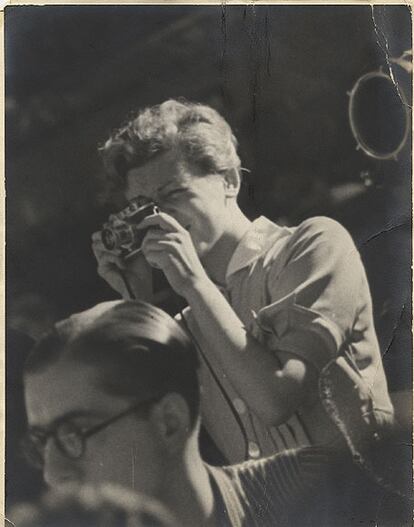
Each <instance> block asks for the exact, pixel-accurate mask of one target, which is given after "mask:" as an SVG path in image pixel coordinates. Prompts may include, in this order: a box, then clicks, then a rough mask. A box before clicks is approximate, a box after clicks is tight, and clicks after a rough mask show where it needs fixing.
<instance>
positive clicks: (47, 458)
mask: <svg viewBox="0 0 414 527" xmlns="http://www.w3.org/2000/svg"><path fill="white" fill-rule="evenodd" d="M43 479H44V480H45V483H46V484H47V485H48V486H49V487H52V488H59V487H61V486H63V485H68V484H78V483H81V479H82V478H81V470H80V467H79V464H78V462H77V460H74V459H70V458H68V457H67V456H65V455H64V454H63V452H61V451H60V449H59V448H58V447H57V445H56V443H55V440H54V439H53V438H50V439H49V440H48V442H47V444H46V447H45V451H44V466H43Z"/></svg>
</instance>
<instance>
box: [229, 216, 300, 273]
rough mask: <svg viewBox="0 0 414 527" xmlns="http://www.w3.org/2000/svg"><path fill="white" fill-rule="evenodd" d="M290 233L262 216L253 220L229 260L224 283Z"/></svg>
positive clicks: (285, 228)
mask: <svg viewBox="0 0 414 527" xmlns="http://www.w3.org/2000/svg"><path fill="white" fill-rule="evenodd" d="M290 232H291V230H290V229H288V228H287V227H280V226H279V225H276V224H275V223H273V222H272V221H270V220H268V219H267V218H265V217H264V216H260V217H259V218H257V219H256V220H254V221H253V222H252V223H251V225H250V227H249V229H248V231H247V232H246V234H245V235H244V236H243V238H242V239H241V240H240V242H239V244H238V246H237V247H236V250H235V251H234V253H233V255H232V257H231V259H230V262H229V265H228V266H227V272H226V282H227V280H228V279H229V277H230V276H231V275H232V274H234V273H236V272H237V271H239V270H240V269H243V267H246V266H247V265H249V264H250V263H252V262H254V261H255V260H257V259H258V258H259V257H260V256H261V255H262V254H263V253H265V252H266V251H267V250H268V249H269V248H270V247H271V246H272V245H273V244H274V243H275V241H276V240H277V239H278V238H280V237H282V236H286V235H287V234H290Z"/></svg>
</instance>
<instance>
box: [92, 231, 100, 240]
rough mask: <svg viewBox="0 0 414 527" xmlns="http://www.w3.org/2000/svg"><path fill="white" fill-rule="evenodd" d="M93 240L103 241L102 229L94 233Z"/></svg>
mask: <svg viewBox="0 0 414 527" xmlns="http://www.w3.org/2000/svg"><path fill="white" fill-rule="evenodd" d="M92 241H93V242H100V241H102V234H101V231H96V232H94V233H93V234H92Z"/></svg>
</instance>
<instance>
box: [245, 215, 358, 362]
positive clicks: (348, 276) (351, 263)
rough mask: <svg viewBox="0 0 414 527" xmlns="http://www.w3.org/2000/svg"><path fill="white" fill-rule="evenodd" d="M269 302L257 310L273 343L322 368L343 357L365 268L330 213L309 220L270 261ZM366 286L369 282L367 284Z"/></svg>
mask: <svg viewBox="0 0 414 527" xmlns="http://www.w3.org/2000/svg"><path fill="white" fill-rule="evenodd" d="M268 266H269V272H268V275H267V289H268V295H269V300H270V302H269V304H268V305H266V306H265V307H263V308H262V309H260V310H259V311H258V312H257V313H256V314H255V324H257V328H258V329H259V330H260V331H261V332H262V333H264V334H265V335H266V342H267V346H268V347H270V348H271V349H273V350H278V351H287V352H290V353H292V354H294V355H297V356H299V357H301V358H302V359H303V360H304V361H307V362H310V363H312V364H313V365H314V366H316V368H317V369H318V370H320V369H321V368H323V366H324V365H325V364H326V363H327V362H328V361H329V360H330V359H332V358H334V357H335V356H337V354H338V352H339V350H340V349H341V346H342V345H343V343H344V342H345V341H346V339H347V338H348V336H349V334H350V332H351V330H352V327H353V324H354V321H355V317H356V314H357V313H358V309H360V306H359V303H360V298H361V297H360V294H359V291H360V289H361V287H362V285H363V284H362V282H363V281H364V280H365V281H366V277H365V271H364V268H363V265H362V262H361V259H360V256H359V253H358V251H357V249H356V247H355V245H354V243H353V241H352V238H351V237H350V235H349V233H348V232H347V231H346V230H345V229H344V228H343V227H342V226H341V225H340V224H339V223H337V222H335V221H334V220H331V219H328V218H312V219H310V220H307V221H304V222H303V223H302V224H301V225H300V226H299V227H297V229H296V230H295V231H294V233H293V234H292V236H291V237H290V238H289V240H288V242H287V243H286V245H285V247H284V249H283V257H282V259H281V258H280V254H279V255H278V263H277V264H276V260H275V263H273V262H272V261H271V257H270V260H269V262H268ZM364 285H366V284H364Z"/></svg>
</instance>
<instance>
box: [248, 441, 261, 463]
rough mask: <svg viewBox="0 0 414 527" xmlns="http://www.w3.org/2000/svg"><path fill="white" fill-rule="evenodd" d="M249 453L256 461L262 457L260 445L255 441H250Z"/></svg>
mask: <svg viewBox="0 0 414 527" xmlns="http://www.w3.org/2000/svg"><path fill="white" fill-rule="evenodd" d="M247 451H248V454H249V457H252V458H255V459H256V458H258V457H260V448H259V445H258V444H257V443H255V442H254V441H249V446H248V449H247Z"/></svg>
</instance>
